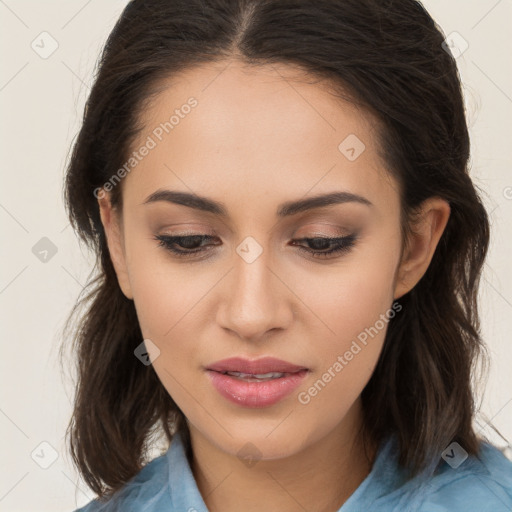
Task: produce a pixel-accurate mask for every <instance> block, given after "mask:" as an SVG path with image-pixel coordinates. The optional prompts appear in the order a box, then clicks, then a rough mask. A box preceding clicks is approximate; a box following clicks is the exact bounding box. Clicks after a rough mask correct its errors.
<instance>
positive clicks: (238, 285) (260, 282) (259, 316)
mask: <svg viewBox="0 0 512 512" xmlns="http://www.w3.org/2000/svg"><path fill="white" fill-rule="evenodd" d="M269 263H270V262H269V258H268V257H267V253H266V252H265V251H263V253H262V254H260V255H259V256H258V257H257V258H256V259H255V260H254V261H252V262H250V263H249V262H248V261H246V260H245V259H244V258H243V257H241V256H239V254H238V253H235V256H234V268H233V269H232V271H231V272H230V273H229V275H228V276H226V277H227V279H226V280H225V282H224V284H223V288H222V291H221V297H220V305H219V307H218V309H217V322H218V325H220V326H221V327H222V328H223V329H226V330H229V331H232V332H234V333H235V334H237V335H238V336H239V337H240V338H244V339H246V340H250V341H257V340H261V339H263V338H265V335H266V334H267V333H268V332H269V331H272V330H284V329H286V328H287V327H289V325H290V324H291V322H292V320H293V309H292V300H293V293H292V292H291V291H290V290H289V288H288V287H287V286H286V284H284V283H285V280H286V279H285V276H280V275H279V271H277V270H276V269H273V268H270V266H269Z"/></svg>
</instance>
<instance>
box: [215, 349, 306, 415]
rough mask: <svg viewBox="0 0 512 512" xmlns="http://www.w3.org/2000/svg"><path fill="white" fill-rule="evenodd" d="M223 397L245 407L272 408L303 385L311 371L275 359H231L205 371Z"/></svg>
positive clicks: (219, 362)
mask: <svg viewBox="0 0 512 512" xmlns="http://www.w3.org/2000/svg"><path fill="white" fill-rule="evenodd" d="M206 370H207V374H208V376H209V378H210V381H211V383H212V384H213V387H214V388H215V389H216V390H217V391H218V392H219V393H220V395H221V396H223V397H224V398H226V399H227V400H229V401H230V402H231V403H235V404H237V405H240V406H245V407H268V406H270V405H273V404H275V403H277V402H279V401H280V400H282V399H283V398H285V397H286V396H287V395H289V394H290V393H291V392H292V391H293V390H294V389H295V388H296V387H297V386H299V385H300V384H301V382H302V381H303V380H304V378H305V377H306V375H307V374H308V373H309V371H310V370H309V369H308V368H306V367H303V366H299V365H295V364H292V363H289V362H287V361H282V360H280V359H275V358H270V357H266V358H262V359H258V360H255V361H254V360H253V361H251V360H249V359H244V358H231V359H225V360H222V361H218V362H217V363H214V364H212V365H210V366H208V367H207V368H206Z"/></svg>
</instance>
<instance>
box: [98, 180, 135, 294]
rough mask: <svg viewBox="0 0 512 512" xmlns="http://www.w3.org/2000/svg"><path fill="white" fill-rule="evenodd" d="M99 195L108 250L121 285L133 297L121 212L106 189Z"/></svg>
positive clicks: (122, 289) (124, 291)
mask: <svg viewBox="0 0 512 512" xmlns="http://www.w3.org/2000/svg"><path fill="white" fill-rule="evenodd" d="M97 197H98V204H99V206H100V216H101V223H102V224H103V229H104V230H105V236H106V238H107V245H108V251H109V253H110V258H111V260H112V264H113V266H114V269H115V271H116V275H117V280H118V281H119V287H120V288H121V291H122V292H123V293H124V295H125V296H126V297H127V298H128V299H133V294H132V290H131V286H130V279H129V276H128V270H127V266H126V254H125V249H124V238H123V226H122V219H121V212H119V211H118V210H117V208H114V207H113V206H112V203H111V202H110V195H109V194H108V193H106V192H105V191H104V190H101V191H100V193H99V194H98V195H97Z"/></svg>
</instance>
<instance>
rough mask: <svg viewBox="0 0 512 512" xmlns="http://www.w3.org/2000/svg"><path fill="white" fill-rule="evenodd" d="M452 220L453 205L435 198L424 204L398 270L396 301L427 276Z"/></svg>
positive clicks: (427, 200)
mask: <svg viewBox="0 0 512 512" xmlns="http://www.w3.org/2000/svg"><path fill="white" fill-rule="evenodd" d="M449 218H450V205H449V204H448V202H447V201H445V200H444V199H441V198H439V197H431V198H429V199H426V200H425V201H424V202H423V203H422V204H421V207H420V211H419V214H418V216H417V220H416V221H415V222H414V225H413V226H412V228H413V232H412V233H411V234H410V236H409V239H408V243H407V244H406V249H405V250H404V254H403V255H402V260H401V262H400V264H399V267H398V269H397V278H396V281H395V299H398V298H399V297H401V296H402V295H405V294H406V293H407V292H409V291H410V290H412V289H413V288H414V287H415V286H416V284H417V283H418V281H419V280H420V279H421V278H422V277H423V275H424V274H425V272H426V271H427V269H428V266H429V265H430V262H431V261H432V257H433V256H434V252H435V250H436V247H437V244H438V242H439V240H440V238H441V235H442V234H443V232H444V229H445V227H446V224H447V223H448V219H449Z"/></svg>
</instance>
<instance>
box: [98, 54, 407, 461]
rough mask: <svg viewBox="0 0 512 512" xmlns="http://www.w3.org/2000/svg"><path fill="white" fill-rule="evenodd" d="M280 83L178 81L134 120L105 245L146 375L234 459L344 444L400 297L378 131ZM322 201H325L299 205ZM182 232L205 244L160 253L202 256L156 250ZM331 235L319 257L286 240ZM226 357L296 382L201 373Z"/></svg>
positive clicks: (392, 196)
mask: <svg viewBox="0 0 512 512" xmlns="http://www.w3.org/2000/svg"><path fill="white" fill-rule="evenodd" d="M292 76H294V75H293V68H290V67H286V66H274V67H271V66H267V67H262V68H242V66H241V65H239V64H238V63H236V62H231V63H230V65H229V66H228V67H227V68H226V63H225V62H224V63H222V64H217V65H215V66H214V65H208V66H201V67H197V68H195V69H189V70H188V71H187V72H185V73H183V74H181V75H180V76H179V79H174V80H173V82H172V84H170V87H168V88H167V89H166V90H164V91H163V92H160V93H159V94H158V95H157V96H156V97H155V98H154V101H153V102H152V104H151V105H150V106H149V107H148V108H147V109H146V110H145V112H144V117H143V122H144V126H145V129H144V130H143V132H141V134H140V135H139V137H138V140H137V142H136V143H135V144H134V145H133V148H132V149H133V150H134V151H137V155H138V156H136V157H135V158H136V159H137V163H136V166H135V167H133V169H130V172H128V173H127V175H126V177H124V178H123V183H122V187H123V211H122V223H121V235H122V236H121V240H120V242H119V244H120V245H119V246H118V249H116V247H115V244H116V241H115V240H114V236H113V235H110V237H109V244H110V248H111V255H112V258H113V260H115V266H116V270H117V273H118V277H119V280H120V284H121V287H122V289H123V292H124V293H125V294H126V295H127V296H128V297H129V298H133V300H134V303H135V307H136V310H137V315H138V319H139V321H140V326H141V329H142V333H143V336H144V338H145V339H146V340H151V344H149V346H148V348H149V352H150V354H151V356H152V357H153V358H154V361H153V366H154V370H155V371H156V373H157V374H158V377H159V378H160V380H161V381H162V383H163V385H164V386H165V388H166V389H167V391H168V392H169V394H170V395H171V396H172V398H173V399H174V401H175V402H176V403H177V404H178V406H179V407H180V409H181V410H182V411H183V413H184V414H185V416H186V417H187V419H188V422H189V426H190V428H191V429H192V430H193V431H194V432H196V433H198V434H200V435H201V436H203V438H205V439H207V440H209V441H210V442H211V443H213V444H215V445H216V446H217V447H220V448H221V449H223V450H224V451H225V452H228V453H232V454H238V453H240V450H242V449H243V447H244V446H247V445H246V443H247V442H248V441H250V442H251V443H252V445H254V446H255V447H256V449H257V451H258V456H260V457H261V458H268V459H272V458H277V457H283V456H286V455H290V454H293V453H296V452H298V451H299V450H301V449H305V448H307V447H308V446H310V445H311V444H312V443H314V442H316V441H318V440H320V439H321V438H324V437H325V436H327V435H329V434H332V433H334V432H336V433H338V432H345V433H347V432H349V431H353V429H354V428H355V425H356V424H357V418H358V415H359V413H360V407H359V406H360V402H359V396H360V393H361V391H362V390H363V388H364V386H365V385H366V383H367V382H368V380H369V378H370V376H371V374H372V371H373V369H374V367H375V365H376V363H377V360H378V357H379V353H380V351H381V348H382V345H383V341H384V337H385V333H386V327H387V325H388V320H389V319H390V318H392V317H393V316H395V315H400V312H399V311H398V310H395V309H392V304H393V299H394V298H397V297H398V296H400V295H403V293H405V290H401V289H399V288H398V285H397V280H396V279H395V275H396V274H395V273H396V271H397V268H398V265H399V258H400V249H401V238H400V224H399V215H400V210H399V196H398V187H397V184H396V182H394V181H393V180H392V179H391V178H390V176H389V175H388V174H387V172H386V171H385V169H384V166H383V165H384V164H383V162H381V160H380V159H379V157H378V155H377V146H376V139H375V132H374V127H375V123H374V122H373V121H372V119H371V118H370V117H369V116H368V115H367V114H365V113H364V112H362V111H360V110H357V109H356V108H355V107H354V106H353V105H351V104H349V103H344V102H341V101H340V100H338V99H336V98H335V97H334V96H333V95H331V94H329V93H328V92H327V90H326V89H325V88H323V87H322V85H321V84H320V83H316V84H304V83H300V82H299V81H294V80H293V79H292ZM295 76H296V75H295ZM171 116H174V117H172V119H171ZM170 119H171V120H170ZM166 122H167V125H165V123H166ZM143 146H145V147H146V149H145V150H144V149H141V148H142V147H143ZM132 163H133V162H132ZM118 186H119V185H118ZM157 191H159V192H162V191H172V192H174V193H176V192H180V193H182V194H186V195H189V194H190V195H193V196H192V197H193V198H194V197H195V200H194V201H192V199H190V205H189V206H185V205H183V204H177V203H175V202H173V201H172V200H171V199H172V197H171V195H170V194H169V195H168V197H167V199H169V200H166V199H165V195H164V194H161V195H160V198H159V197H157V196H154V194H155V193H156V192H157ZM333 193H336V194H340V195H339V196H338V200H337V201H332V202H331V204H329V205H324V206H318V204H317V205H316V206H315V203H314V202H312V203H309V201H310V200H311V199H312V198H315V197H317V196H322V195H325V194H333ZM343 194H346V195H345V196H343ZM351 194H352V195H353V196H351ZM152 195H153V198H154V199H155V200H148V198H150V197H151V196H152ZM183 197H184V196H182V198H183ZM199 198H201V200H199ZM206 201H208V202H206ZM304 201H305V202H306V203H305V205H304V207H297V208H294V207H290V205H291V204H292V203H296V202H298V203H299V204H300V203H302V202H304ZM213 202H215V203H217V204H218V205H220V206H221V207H217V208H216V209H215V208H212V207H211V204H212V203H213ZM205 205H210V208H208V210H209V211H206V208H203V207H200V206H205ZM216 210H217V211H216ZM104 215H105V214H104ZM104 218H106V217H104ZM190 235H196V236H198V237H200V236H201V237H204V236H207V237H211V238H197V239H189V240H188V241H187V240H183V239H182V240H181V241H179V242H178V243H174V244H172V242H171V243H170V245H169V247H174V248H176V249H178V250H179V249H181V250H182V251H186V250H187V248H188V250H189V251H194V250H197V249H199V250H201V248H202V252H196V253H195V254H191V255H189V256H185V257H179V256H177V255H175V254H173V253H172V252H171V250H170V249H169V248H166V246H163V245H161V244H160V241H161V239H156V238H155V237H158V236H160V237H165V236H167V237H172V236H175V237H177V236H190ZM336 237H344V238H340V240H341V241H340V242H339V243H338V247H341V248H342V249H341V250H340V251H338V252H333V253H332V254H325V255H322V254H321V253H322V252H326V251H328V250H329V249H335V248H336V246H337V245H336V241H335V242H331V243H326V242H325V241H324V242H322V241H321V240H319V241H318V240H317V241H315V240H313V241H310V242H309V243H308V242H307V241H300V239H304V238H313V239H314V238H336ZM164 240H165V239H164ZM167 241H168V242H169V240H168V239H167ZM187 244H188V245H187ZM119 247H120V248H121V249H119ZM308 250H309V251H310V252H308ZM315 250H316V251H317V254H313V251H315ZM141 342H142V340H141ZM155 347H157V349H158V350H156V349H155ZM232 357H239V358H243V359H247V360H259V359H261V358H263V357H272V358H277V359H280V360H283V361H286V362H288V363H291V364H293V365H296V366H297V367H298V368H302V369H305V370H306V371H302V372H300V373H299V374H295V375H293V374H292V373H294V372H292V371H284V372H281V373H284V374H285V375H280V374H279V368H277V367H275V368H270V369H271V370H275V371H276V372H277V373H278V375H274V376H273V377H274V378H275V380H270V381H267V382H262V380H264V379H261V380H259V381H256V382H249V381H247V380H240V379H239V378H237V377H236V376H232V377H229V376H221V373H220V371H218V372H215V371H211V370H207V368H209V367H211V366H212V365H213V364H214V363H216V362H218V361H221V360H224V359H227V358H232ZM140 364H142V363H140ZM221 366H222V365H221ZM235 366H236V365H235ZM241 369H246V370H247V368H242V367H241ZM281 369H282V368H281ZM267 370H268V368H267ZM288 370H289V369H288ZM262 371H263V370H262ZM245 373H250V372H245ZM255 373H258V372H257V371H255ZM263 373H267V372H263ZM212 377H214V378H213V379H212ZM214 382H217V385H214ZM253 449H254V448H253Z"/></svg>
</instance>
